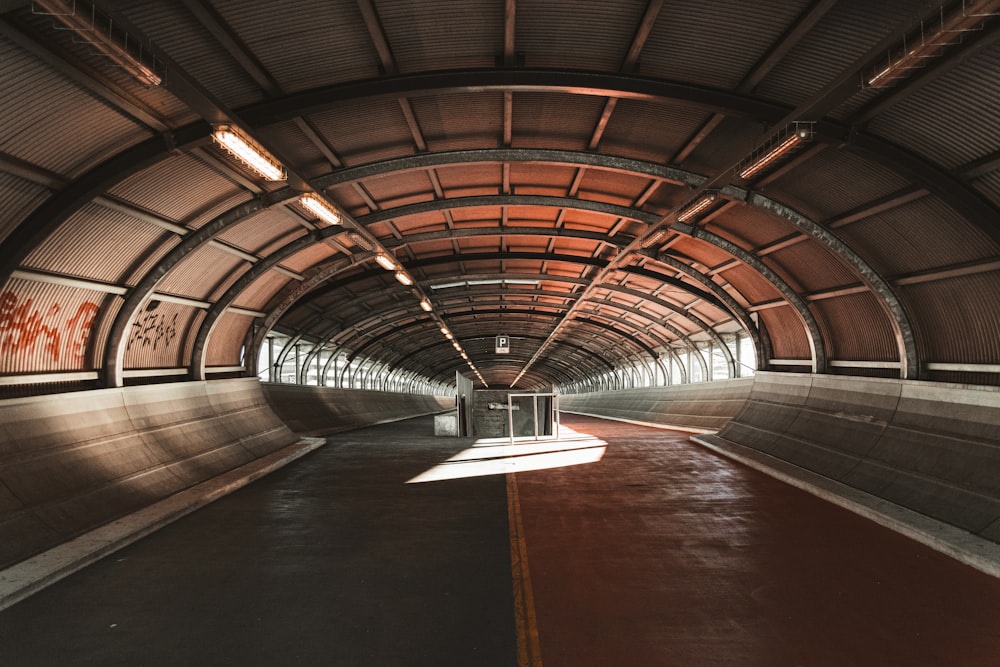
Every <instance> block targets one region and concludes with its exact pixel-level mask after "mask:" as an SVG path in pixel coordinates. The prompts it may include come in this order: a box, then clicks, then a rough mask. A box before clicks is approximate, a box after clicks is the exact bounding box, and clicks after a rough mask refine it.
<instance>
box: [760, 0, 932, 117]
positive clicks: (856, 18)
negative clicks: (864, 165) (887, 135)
mask: <svg viewBox="0 0 1000 667" xmlns="http://www.w3.org/2000/svg"><path fill="white" fill-rule="evenodd" d="M925 10H926V4H925V2H924V0H884V1H883V2H878V3H872V2H869V1H868V0H841V1H840V2H838V3H837V4H836V5H834V7H833V8H832V9H831V10H830V11H829V12H828V13H827V14H826V16H824V18H823V19H822V20H821V21H820V22H819V23H817V24H816V26H814V27H813V29H812V30H811V31H810V32H809V35H808V39H804V40H802V41H800V42H799V43H798V45H796V47H795V48H794V49H793V50H792V52H791V53H790V54H789V55H788V56H787V57H786V58H785V59H783V60H782V61H781V62H780V63H779V64H778V66H777V67H775V68H774V70H772V72H771V74H769V75H768V76H767V78H765V79H764V81H763V82H761V84H760V87H759V88H758V89H757V90H756V91H755V93H756V94H757V95H759V96H760V97H763V98H765V99H771V100H776V101H779V102H783V103H785V104H788V105H791V106H796V105H798V104H800V103H801V102H803V101H804V100H806V99H807V98H809V97H810V96H812V95H815V94H816V93H817V92H818V91H820V90H821V89H822V88H823V87H824V86H827V85H829V84H830V83H831V82H832V81H833V80H834V79H835V78H836V77H837V76H838V75H839V74H840V73H841V72H843V71H844V70H845V69H847V68H849V67H850V66H851V65H852V64H853V63H854V62H855V61H857V60H858V59H859V58H861V57H862V56H864V55H865V54H866V53H867V52H868V51H869V50H870V49H871V47H872V45H873V44H876V43H878V41H879V40H880V39H882V38H883V37H885V36H886V35H889V34H890V33H892V31H894V30H898V29H900V28H903V27H905V26H907V25H908V24H909V23H910V17H915V16H916V15H918V14H919V13H923V12H924V11H925ZM901 17H902V19H901ZM860 83H861V81H860V77H859V79H858V84H859V87H858V89H859V90H860Z"/></svg>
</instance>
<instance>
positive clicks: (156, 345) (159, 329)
mask: <svg viewBox="0 0 1000 667" xmlns="http://www.w3.org/2000/svg"><path fill="white" fill-rule="evenodd" d="M149 305H151V306H153V308H152V309H146V310H141V311H139V313H138V314H137V315H136V317H135V319H134V320H133V321H132V327H131V329H130V330H129V331H128V332H126V334H125V337H124V342H125V363H124V368H125V369H140V368H177V367H180V366H186V365H187V364H188V359H190V358H191V354H190V352H191V350H190V348H191V345H192V344H193V341H194V335H193V334H194V332H195V331H197V330H196V329H194V328H193V327H196V326H198V324H199V323H200V322H201V321H202V320H203V319H204V316H205V312H204V311H203V310H200V309H198V308H192V307H190V306H182V305H179V304H176V303H167V302H162V301H151V302H150V304H149Z"/></svg>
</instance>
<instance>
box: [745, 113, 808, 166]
mask: <svg viewBox="0 0 1000 667" xmlns="http://www.w3.org/2000/svg"><path fill="white" fill-rule="evenodd" d="M779 137H781V135H779ZM811 138H812V124H811V123H802V122H796V123H795V124H794V125H793V126H792V130H791V131H790V132H788V134H787V135H785V136H784V137H783V138H781V139H780V141H778V142H777V143H776V144H774V145H773V146H772V147H770V148H768V149H766V150H765V151H764V152H763V153H762V154H761V155H760V156H759V157H752V156H751V158H748V160H747V161H745V162H746V164H745V165H744V166H741V167H739V177H740V178H742V179H744V180H749V179H751V178H753V177H754V176H756V175H757V174H759V173H760V172H762V171H764V170H765V169H767V168H768V167H770V166H772V165H773V164H774V163H775V162H777V161H778V160H780V159H781V158H783V157H785V156H786V155H788V154H789V153H791V152H792V151H794V150H796V149H798V147H799V146H800V145H801V144H803V143H805V142H806V141H808V140H809V139H811Z"/></svg>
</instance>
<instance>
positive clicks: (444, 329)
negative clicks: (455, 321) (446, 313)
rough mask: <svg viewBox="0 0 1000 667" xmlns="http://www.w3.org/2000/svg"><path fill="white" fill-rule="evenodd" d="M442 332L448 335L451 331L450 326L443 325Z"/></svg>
mask: <svg viewBox="0 0 1000 667" xmlns="http://www.w3.org/2000/svg"><path fill="white" fill-rule="evenodd" d="M441 333H443V334H444V335H445V336H447V335H448V334H449V333H451V332H450V331H448V327H441Z"/></svg>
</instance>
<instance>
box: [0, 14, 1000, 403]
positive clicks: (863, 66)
mask: <svg viewBox="0 0 1000 667" xmlns="http://www.w3.org/2000/svg"><path fill="white" fill-rule="evenodd" d="M74 7H75V18H70V19H67V18H66V17H65V16H58V15H63V14H67V13H70V12H69V10H72V9H74ZM997 12H1000V1H990V0H978V1H976V0H965V1H964V2H962V1H961V0H960V1H958V2H954V1H952V2H947V3H945V4H943V5H929V4H928V3H927V2H925V1H924V0H906V1H903V0H893V1H890V2H881V3H871V2H867V1H865V2H862V1H861V0H841V1H839V2H836V1H831V0H815V1H806V0H801V1H791V0H789V1H782V2H765V3H742V2H702V3H690V2H670V1H667V0H641V1H639V0H637V1H634V2H624V1H623V2H614V3H608V2H591V1H581V0H574V1H573V2H569V1H562V0H506V1H505V2H500V1H499V0H494V1H485V0H483V1H477V0H470V1H468V2H462V3H453V2H444V1H441V2H435V1H427V0H420V1H419V2H418V1H416V0H343V1H338V2H329V1H323V2H320V1H318V0H292V1H290V2H280V3H279V2H254V3H248V2H235V1H224V0H182V1H181V2H138V1H115V2H113V3H112V2H108V1H106V0H101V1H98V2H96V9H95V8H94V7H92V6H91V5H90V4H87V3H85V2H82V0H81V2H77V3H72V2H70V3H65V2H63V1H62V0H58V1H57V0H46V1H44V2H23V1H17V0H14V1H11V0H6V1H3V2H0V90H2V93H3V94H2V96H0V119H2V120H0V211H2V213H0V234H2V248H0V279H2V280H3V282H4V286H3V288H2V294H0V345H2V346H3V349H4V355H3V364H4V366H3V368H2V369H0V372H2V374H3V377H4V378H5V384H6V385H13V386H35V385H38V386H42V385H44V384H45V383H52V382H54V383H67V382H69V383H73V382H75V383H78V384H81V386H119V385H121V384H124V383H126V382H143V381H162V380H164V379H168V380H169V379H204V378H211V377H219V376H226V375H232V374H248V375H255V374H256V371H257V360H256V358H255V355H256V354H257V351H258V350H259V349H260V347H261V345H262V344H263V342H264V341H265V339H266V337H267V336H268V335H269V333H271V332H280V333H282V334H284V335H285V336H287V337H289V338H290V339H291V340H294V341H303V342H306V343H309V344H310V346H312V347H315V346H316V345H323V346H325V349H328V350H336V351H339V352H340V353H341V354H342V355H343V356H344V357H345V358H349V359H355V358H358V359H361V358H364V359H367V360H370V361H372V362H375V363H377V364H380V365H381V367H382V368H384V369H387V370H395V371H399V372H404V371H405V372H412V373H415V374H417V375H420V376H422V377H426V378H428V379H430V380H432V381H435V382H445V383H448V382H450V381H451V380H452V379H453V378H454V373H455V371H460V372H464V373H466V374H471V372H472V369H471V367H470V366H469V365H468V364H467V363H466V361H465V359H463V357H462V356H461V355H462V354H463V353H464V354H465V355H466V356H467V358H468V359H469V360H470V361H471V363H472V366H474V367H475V369H476V370H477V371H478V373H479V379H482V380H485V382H487V383H488V384H489V385H490V386H509V385H511V384H512V383H515V382H516V383H517V385H516V386H518V387H523V388H530V387H541V386H545V385H550V384H556V385H569V384H572V383H574V382H576V381H580V380H582V379H585V378H587V377H593V376H597V375H600V374H602V373H606V372H608V371H609V370H613V369H615V368H621V367H622V366H625V365H631V364H635V363H642V364H647V365H650V366H652V365H656V364H659V363H662V360H665V359H669V358H670V357H671V356H676V355H678V354H683V353H685V352H686V351H688V350H691V349H692V348H694V347H695V346H697V345H701V344H705V343H712V344H713V345H715V346H716V349H717V350H719V351H720V353H721V354H722V356H723V357H725V362H726V365H727V367H728V368H729V372H730V374H731V375H734V374H736V373H737V370H736V369H737V367H738V364H737V361H736V360H735V359H734V358H733V355H732V354H731V353H730V351H729V348H728V347H727V341H731V340H732V339H731V336H732V334H735V333H739V334H741V335H742V336H744V337H747V338H749V339H750V341H751V342H752V345H753V348H754V350H755V352H756V356H757V365H758V367H760V368H770V369H774V370H794V371H806V372H819V373H847V374H858V375H876V376H882V377H889V378H907V379H926V380H940V381H957V382H969V383H974V384H998V383H1000V336H998V335H997V331H998V330H1000V306H998V302H1000V299H997V296H998V295H1000V253H998V242H1000V223H998V215H997V206H998V202H1000V170H998V167H1000V152H998V149H1000V113H998V111H1000V77H998V74H997V73H998V72H1000V47H998V46H997V38H998V36H1000V21H998V19H997V17H996V14H997ZM91 23H92V24H94V25H96V28H94V26H92V25H89V24H91ZM108 25H111V26H113V28H112V29H111V31H110V32H108V29H107V26H108ZM81 26H82V27H81ZM68 28H73V29H68ZM82 28H91V30H89V31H83V30H82ZM95 30H96V33H100V34H101V35H110V37H109V38H108V39H109V41H110V44H109V43H106V42H105V41H104V38H103V37H98V38H95V37H94V36H93V35H94V34H95V32H94V31H95ZM126 33H127V35H128V38H127V39H128V42H127V43H128V45H129V46H128V47H127V50H128V53H129V54H130V55H131V57H132V59H134V60H137V61H138V62H139V63H140V64H142V65H144V66H145V67H146V68H147V73H148V72H150V71H151V72H153V73H155V74H156V75H157V76H158V77H160V78H161V79H162V81H161V82H160V83H159V85H151V84H150V83H149V82H148V81H147V82H145V83H140V82H139V81H137V80H136V79H135V78H134V77H133V76H132V75H131V74H130V72H129V70H128V69H127V67H128V65H127V64H126V65H121V63H119V62H118V61H116V60H114V59H113V58H111V57H108V55H109V53H112V52H114V51H115V49H116V46H115V45H119V46H120V45H122V44H124V43H125V35H126ZM920 34H923V35H925V36H927V35H932V36H933V37H932V38H927V37H925V38H924V39H923V41H921V39H920V38H919V35H920ZM959 35H960V37H961V38H960V39H959V38H958V37H957V36H959ZM904 45H905V46H904ZM908 53H909V54H915V56H914V55H909V56H908V55H907V54H908ZM112 55H113V53H112ZM925 55H926V56H932V57H927V58H923V57H921V56H925ZM127 57H128V56H126V58H127ZM903 58H916V59H915V60H914V62H908V61H903V60H902V59H903ZM120 65H121V66H120ZM219 124H227V125H230V126H233V127H235V128H237V130H238V131H240V132H242V133H243V134H245V135H246V136H247V137H250V138H252V140H253V141H255V142H256V143H257V144H259V146H260V147H261V148H262V149H264V150H265V151H266V152H268V153H270V155H272V156H274V157H275V158H276V159H277V160H278V161H279V162H280V163H281V165H282V167H283V168H284V170H285V175H284V178H283V179H281V180H278V181H268V180H265V179H264V178H263V177H261V176H259V175H257V174H256V173H255V172H253V171H252V170H250V169H248V168H247V167H246V165H244V164H243V163H242V162H240V161H238V160H235V159H234V158H233V157H232V156H230V155H229V154H228V153H227V152H226V151H224V150H223V149H222V148H221V147H220V146H219V145H218V144H217V143H216V142H214V141H213V140H212V132H213V129H215V127H217V126H218V125H219ZM785 145H788V146H789V147H790V150H789V152H788V153H785V154H782V155H780V156H779V157H777V158H775V159H773V160H771V159H770V158H771V157H772V156H773V151H774V149H776V148H778V147H781V146H785ZM758 162H763V163H764V166H762V167H761V169H760V170H759V171H757V172H756V173H752V174H747V173H745V172H744V171H743V170H744V169H745V168H747V167H751V166H754V165H755V164H756V163H758ZM303 193H316V194H318V195H320V197H321V198H322V199H323V200H324V201H325V202H326V203H327V204H328V205H330V206H332V207H334V208H335V209H336V210H337V211H338V212H339V214H340V216H341V218H342V220H341V224H340V225H334V226H331V225H327V224H324V223H323V222H322V221H321V220H320V219H319V218H317V217H316V214H315V213H313V212H310V211H309V210H308V209H307V208H305V207H304V205H303V203H302V201H301V200H300V195H302V194H303ZM699 202H703V203H704V204H706V208H704V209H703V210H701V211H700V212H698V213H692V212H691V210H690V209H691V208H692V205H694V204H697V203H699ZM379 254H385V255H386V256H388V257H390V258H391V259H392V262H393V263H394V264H395V266H396V269H397V270H401V271H403V272H404V273H405V274H406V275H407V276H409V277H410V278H411V279H412V280H413V285H412V286H404V285H403V284H401V283H399V282H397V280H396V279H395V275H394V272H393V271H387V270H386V269H384V268H382V267H380V266H379V265H378V264H377V263H376V261H375V259H376V256H377V255H379ZM422 299H426V302H425V305H429V306H430V308H431V309H430V310H429V311H427V310H425V309H424V308H422V307H421V300H422ZM443 330H448V331H449V332H450V333H451V334H453V336H454V340H455V341H457V343H458V345H457V346H456V345H455V344H454V343H453V341H451V340H448V339H446V338H445V335H444V333H443ZM500 334H505V335H508V336H510V338H511V342H512V345H511V353H510V354H509V355H496V354H495V353H494V349H493V347H494V337H495V336H497V335H500ZM699 358H700V357H699Z"/></svg>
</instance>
